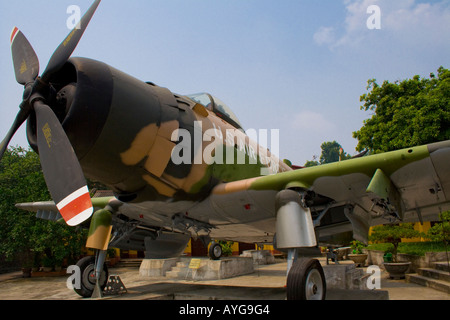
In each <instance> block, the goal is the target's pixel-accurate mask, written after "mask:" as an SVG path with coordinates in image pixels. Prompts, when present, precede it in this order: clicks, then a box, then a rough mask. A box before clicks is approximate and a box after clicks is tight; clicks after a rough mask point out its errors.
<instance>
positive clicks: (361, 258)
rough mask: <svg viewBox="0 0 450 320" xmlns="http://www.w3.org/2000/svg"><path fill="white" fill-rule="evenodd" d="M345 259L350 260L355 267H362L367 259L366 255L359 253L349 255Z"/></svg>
mask: <svg viewBox="0 0 450 320" xmlns="http://www.w3.org/2000/svg"><path fill="white" fill-rule="evenodd" d="M347 257H348V258H349V259H350V260H352V261H353V262H354V263H355V264H356V265H358V266H364V265H365V263H366V259H367V254H366V253H359V254H349V255H347Z"/></svg>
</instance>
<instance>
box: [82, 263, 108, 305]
mask: <svg viewBox="0 0 450 320" xmlns="http://www.w3.org/2000/svg"><path fill="white" fill-rule="evenodd" d="M77 266H78V267H79V268H80V276H81V281H80V287H79V288H74V290H75V292H76V293H77V294H78V295H80V296H82V297H83V298H90V297H91V296H92V293H93V292H94V289H95V286H96V277H95V257H85V258H83V259H81V260H80V261H78V262H77ZM107 281H108V268H107V267H106V264H103V270H102V272H101V275H100V279H99V285H100V289H101V290H103V289H104V288H105V287H106V283H107Z"/></svg>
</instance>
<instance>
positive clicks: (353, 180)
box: [213, 140, 450, 234]
mask: <svg viewBox="0 0 450 320" xmlns="http://www.w3.org/2000/svg"><path fill="white" fill-rule="evenodd" d="M449 169H450V140H449V141H443V142H438V143H434V144H430V145H425V146H418V147H413V148H407V149H402V150H398V151H393V152H387V153H383V154H376V155H372V156H366V157H362V158H356V159H350V160H346V161H342V162H337V163H331V164H326V165H321V166H317V167H310V168H304V169H301V170H295V171H289V172H283V173H279V174H275V175H271V176H265V177H259V178H254V179H247V180H241V181H235V182H230V183H224V184H220V185H218V186H217V187H216V188H215V189H214V190H213V194H215V195H225V194H232V193H235V192H240V191H245V190H256V191H258V190H260V191H262V190H274V191H281V190H284V189H289V188H298V189H300V190H303V191H308V192H310V193H312V194H314V195H320V197H321V199H324V198H328V199H330V204H331V203H332V205H333V206H346V207H347V208H348V209H351V210H347V213H346V216H347V217H348V218H349V220H350V221H351V222H352V225H353V228H354V229H358V230H359V231H361V233H363V234H365V233H366V231H367V230H368V227H369V226H371V225H376V224H381V223H385V222H386V220H384V219H386V218H388V219H390V220H393V219H395V218H397V220H400V221H404V222H410V221H411V222H412V221H425V220H428V221H429V220H437V219H438V215H439V213H440V212H442V211H445V210H449V209H450V170H449ZM321 204H322V205H323V203H321ZM314 205H315V204H314V203H312V204H311V206H312V209H313V207H314ZM358 230H355V231H356V232H357V233H358Z"/></svg>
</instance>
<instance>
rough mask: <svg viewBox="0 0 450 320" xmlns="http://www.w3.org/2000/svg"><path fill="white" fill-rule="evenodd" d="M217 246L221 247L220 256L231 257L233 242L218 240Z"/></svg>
mask: <svg viewBox="0 0 450 320" xmlns="http://www.w3.org/2000/svg"><path fill="white" fill-rule="evenodd" d="M219 244H220V245H221V246H222V255H223V256H224V257H228V256H231V255H232V254H233V244H234V242H233V241H223V240H220V241H219Z"/></svg>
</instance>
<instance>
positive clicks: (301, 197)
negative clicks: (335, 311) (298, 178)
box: [276, 189, 326, 300]
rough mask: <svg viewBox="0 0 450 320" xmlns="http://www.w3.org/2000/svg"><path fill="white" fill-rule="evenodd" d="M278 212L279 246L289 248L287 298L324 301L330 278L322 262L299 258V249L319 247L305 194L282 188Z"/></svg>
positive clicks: (277, 199)
mask: <svg viewBox="0 0 450 320" xmlns="http://www.w3.org/2000/svg"><path fill="white" fill-rule="evenodd" d="M276 211H277V225H276V244H277V247H278V248H280V249H285V250H287V251H288V263H287V290H286V291H287V292H286V293H287V299H288V300H324V299H325V296H326V280H325V275H324V272H323V269H322V266H321V265H320V263H319V261H318V260H316V259H309V258H300V259H298V249H299V248H312V247H316V246H317V241H316V235H315V230H314V224H313V222H312V217H311V210H310V209H309V208H308V207H307V205H306V201H305V194H304V193H302V192H297V191H294V190H289V189H287V190H283V191H280V192H279V193H278V194H277V197H276Z"/></svg>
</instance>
